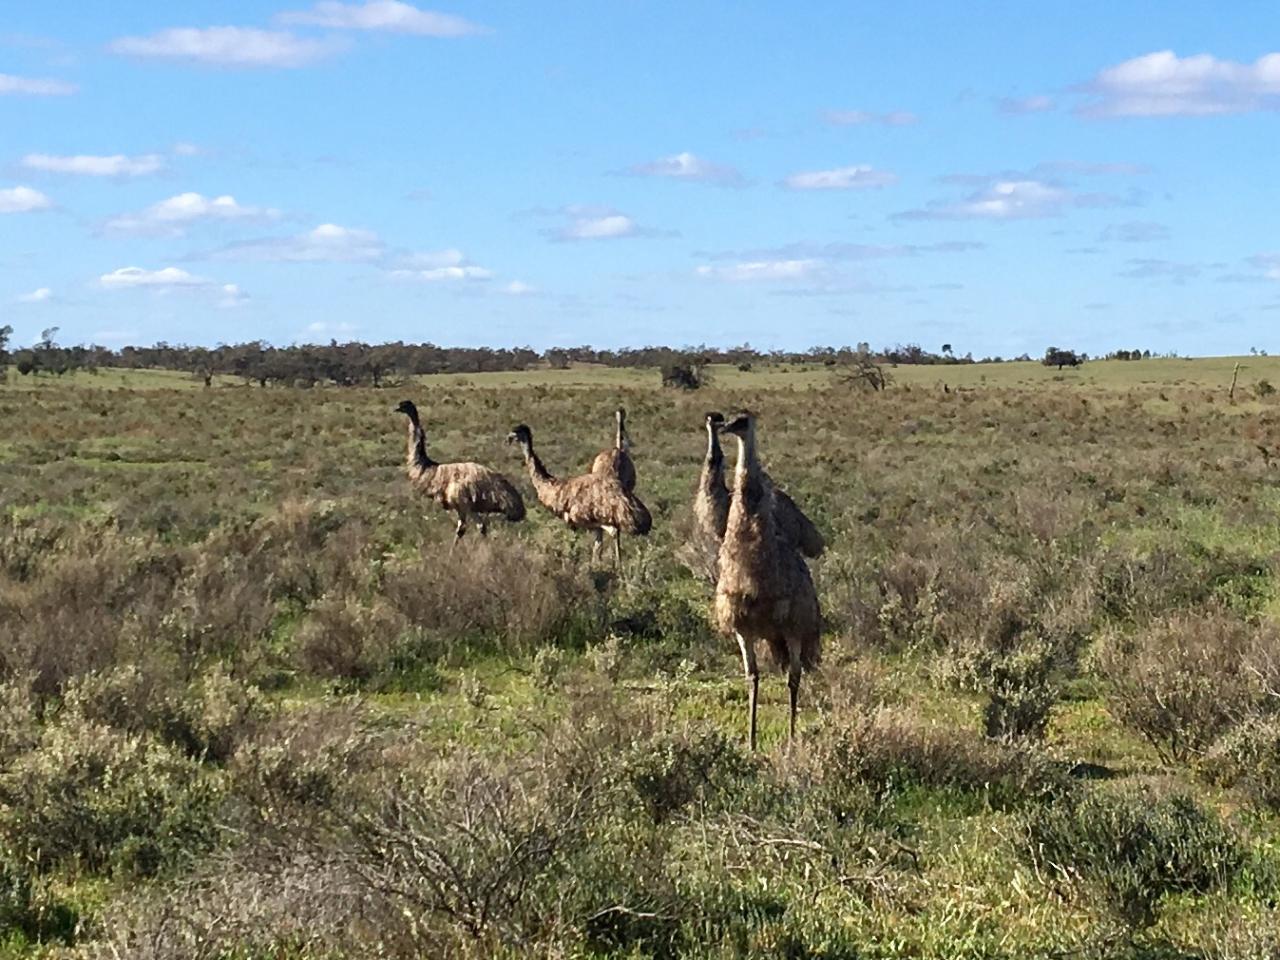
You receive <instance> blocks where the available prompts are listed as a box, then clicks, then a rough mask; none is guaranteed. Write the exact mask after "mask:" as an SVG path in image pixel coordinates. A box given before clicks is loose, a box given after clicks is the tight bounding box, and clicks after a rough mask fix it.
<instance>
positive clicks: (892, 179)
mask: <svg viewBox="0 0 1280 960" xmlns="http://www.w3.org/2000/svg"><path fill="white" fill-rule="evenodd" d="M897 182H898V177H897V175H896V174H892V173H889V172H888V171H886V170H876V169H875V168H874V167H872V166H870V165H868V164H865V163H864V164H858V165H857V166H852V167H837V168H836V169H834V170H813V171H810V172H807V173H793V174H792V175H791V176H789V177H787V178H786V179H785V180H784V181H782V184H783V186H785V187H787V188H788V189H790V190H861V189H866V188H869V187H887V186H891V185H892V184H895V183H897Z"/></svg>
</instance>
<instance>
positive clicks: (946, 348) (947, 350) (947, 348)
mask: <svg viewBox="0 0 1280 960" xmlns="http://www.w3.org/2000/svg"><path fill="white" fill-rule="evenodd" d="M942 352H943V353H945V354H946V355H947V356H948V357H949V356H952V353H951V344H949V343H944V344H943V345H942Z"/></svg>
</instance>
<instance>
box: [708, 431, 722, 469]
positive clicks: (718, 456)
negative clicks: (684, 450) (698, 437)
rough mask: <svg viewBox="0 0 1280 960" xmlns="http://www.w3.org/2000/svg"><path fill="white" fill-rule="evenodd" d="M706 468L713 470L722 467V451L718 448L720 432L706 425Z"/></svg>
mask: <svg viewBox="0 0 1280 960" xmlns="http://www.w3.org/2000/svg"><path fill="white" fill-rule="evenodd" d="M706 463H707V466H708V467H711V468H713V469H715V468H720V467H723V466H724V451H723V450H722V449H721V448H720V431H719V430H717V429H716V428H715V427H714V426H712V425H711V424H709V423H708V424H707V461H706Z"/></svg>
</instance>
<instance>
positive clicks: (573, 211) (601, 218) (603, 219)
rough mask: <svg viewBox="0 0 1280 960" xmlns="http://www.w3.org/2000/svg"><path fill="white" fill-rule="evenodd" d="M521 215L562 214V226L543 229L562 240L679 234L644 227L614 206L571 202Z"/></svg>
mask: <svg viewBox="0 0 1280 960" xmlns="http://www.w3.org/2000/svg"><path fill="white" fill-rule="evenodd" d="M521 216H535V217H545V216H559V217H563V218H564V219H565V223H564V224H563V225H562V226H559V227H553V228H548V229H546V230H543V231H542V233H543V235H544V236H546V237H548V238H550V239H551V240H556V241H563V242H576V241H581V240H623V239H626V238H629V237H671V236H677V235H678V234H676V233H674V232H673V231H663V230H655V229H653V228H652V227H644V226H641V225H640V224H639V223H637V222H636V221H635V220H634V219H633V218H632V217H629V216H628V215H627V214H625V213H622V212H621V211H619V210H615V209H613V208H612V207H597V206H586V205H581V204H572V205H570V206H567V207H560V208H559V209H554V210H547V209H535V210H529V211H525V213H524V214H521Z"/></svg>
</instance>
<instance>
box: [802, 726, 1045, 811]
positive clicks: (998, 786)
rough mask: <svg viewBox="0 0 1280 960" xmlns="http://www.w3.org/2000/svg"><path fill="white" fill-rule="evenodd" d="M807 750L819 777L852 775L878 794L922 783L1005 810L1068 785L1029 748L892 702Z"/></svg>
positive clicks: (824, 736) (822, 734) (835, 729)
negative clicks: (928, 718) (946, 723)
mask: <svg viewBox="0 0 1280 960" xmlns="http://www.w3.org/2000/svg"><path fill="white" fill-rule="evenodd" d="M812 750H813V761H812V762H813V764H814V766H815V767H816V768H817V769H818V770H820V771H822V777H823V779H825V780H828V781H831V780H834V779H838V778H839V779H846V780H851V781H856V782H859V783H862V784H865V785H867V786H868V787H870V788H871V789H872V790H873V792H874V793H875V794H876V795H878V796H880V797H882V798H892V796H893V794H894V793H896V792H898V791H900V790H902V789H903V788H905V787H911V786H923V787H930V788H945V789H953V790H960V791H964V792H969V793H973V794H976V795H978V796H980V797H982V798H983V799H984V800H986V801H987V802H988V803H990V804H991V805H992V806H995V807H998V808H1004V807H1008V806H1013V805H1016V804H1019V803H1022V802H1025V801H1030V800H1042V799H1045V798H1046V797H1049V796H1053V795H1056V794H1058V793H1060V792H1062V791H1064V790H1066V789H1067V788H1068V781H1067V780H1066V778H1065V776H1064V775H1063V774H1061V773H1060V772H1059V771H1058V770H1057V768H1056V767H1055V766H1054V765H1053V764H1052V763H1051V762H1050V761H1049V760H1048V758H1046V757H1044V756H1043V755H1041V754H1040V753H1038V752H1036V751H1034V750H1032V749H1029V748H1027V747H1024V746H1019V745H1012V744H1004V743H999V742H995V741H991V740H984V739H982V738H981V737H980V736H977V735H976V734H971V733H968V732H966V731H964V730H963V729H957V728H955V727H949V726H943V725H940V724H936V723H925V722H923V721H920V720H918V719H916V718H914V717H912V716H911V715H910V714H907V713H904V712H903V711H902V710H900V709H897V708H892V707H882V708H880V709H877V710H875V711H874V712H872V713H871V714H869V715H867V716H865V717H862V718H859V719H856V720H853V721H845V722H838V723H835V724H832V725H831V727H830V728H829V729H827V730H823V731H820V733H819V734H818V735H817V736H816V738H815V740H814V742H813V744H812Z"/></svg>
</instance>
